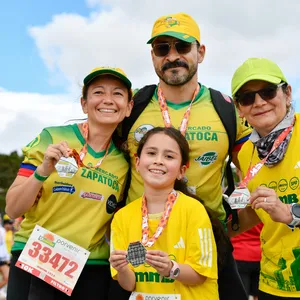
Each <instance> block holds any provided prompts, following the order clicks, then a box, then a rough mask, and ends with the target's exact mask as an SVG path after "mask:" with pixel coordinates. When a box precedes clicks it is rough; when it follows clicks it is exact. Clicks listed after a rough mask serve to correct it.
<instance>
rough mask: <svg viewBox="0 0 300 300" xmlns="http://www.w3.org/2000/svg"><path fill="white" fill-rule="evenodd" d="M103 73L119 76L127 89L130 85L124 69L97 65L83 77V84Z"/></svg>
mask: <svg viewBox="0 0 300 300" xmlns="http://www.w3.org/2000/svg"><path fill="white" fill-rule="evenodd" d="M105 74H109V75H112V76H115V77H117V78H119V79H120V80H121V81H122V82H123V83H124V84H125V85H126V87H127V88H128V89H129V90H130V89H131V85H132V84H131V81H130V80H129V79H128V77H127V76H126V74H125V73H124V71H123V70H122V69H120V68H111V67H99V68H95V69H93V70H92V71H91V73H90V74H89V75H87V76H86V77H85V78H84V79H83V84H84V85H87V84H88V83H89V82H91V81H92V80H93V79H94V78H96V77H98V76H100V75H105Z"/></svg>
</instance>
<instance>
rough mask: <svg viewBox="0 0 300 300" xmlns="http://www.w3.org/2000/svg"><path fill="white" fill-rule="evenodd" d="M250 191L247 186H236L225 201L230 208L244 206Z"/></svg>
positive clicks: (246, 203)
mask: <svg viewBox="0 0 300 300" xmlns="http://www.w3.org/2000/svg"><path fill="white" fill-rule="evenodd" d="M249 198H250V192H249V190H248V189H247V188H236V189H235V190H234V191H233V193H232V194H231V195H230V196H229V198H228V199H226V201H227V202H228V204H229V205H230V207H231V208H232V209H238V208H239V209H240V208H244V207H246V206H247V205H248V203H249Z"/></svg>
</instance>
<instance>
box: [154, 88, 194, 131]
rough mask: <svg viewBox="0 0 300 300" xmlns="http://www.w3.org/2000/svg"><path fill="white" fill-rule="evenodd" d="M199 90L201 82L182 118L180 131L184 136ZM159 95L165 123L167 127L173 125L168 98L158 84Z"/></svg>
mask: <svg viewBox="0 0 300 300" xmlns="http://www.w3.org/2000/svg"><path fill="white" fill-rule="evenodd" d="M199 90H200V87H199V84H197V87H196V90H195V92H194V95H193V98H192V101H191V103H190V105H189V106H188V108H187V110H186V111H185V113H184V115H183V119H182V121H181V124H180V127H179V130H180V132H181V134H182V135H183V136H185V133H186V130H187V126H188V123H189V118H190V114H191V108H192V104H193V102H194V100H195V98H196V96H197V95H198V93H199ZM157 96H158V102H159V107H160V111H161V114H162V117H163V120H164V123H165V127H172V123H171V117H170V114H169V109H168V105H167V102H166V98H165V96H164V94H163V92H162V90H161V88H160V86H158V89H157Z"/></svg>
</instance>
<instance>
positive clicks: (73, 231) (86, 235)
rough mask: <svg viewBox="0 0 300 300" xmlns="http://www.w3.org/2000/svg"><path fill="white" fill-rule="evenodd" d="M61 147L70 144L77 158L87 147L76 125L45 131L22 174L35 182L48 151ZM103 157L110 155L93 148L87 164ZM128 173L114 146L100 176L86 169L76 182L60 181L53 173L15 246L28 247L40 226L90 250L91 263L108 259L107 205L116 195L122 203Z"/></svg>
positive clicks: (27, 150)
mask: <svg viewBox="0 0 300 300" xmlns="http://www.w3.org/2000/svg"><path fill="white" fill-rule="evenodd" d="M61 141H67V142H68V145H69V147H70V148H71V149H76V150H77V152H78V153H79V152H80V150H81V148H82V146H83V144H84V139H83V136H82V135H81V133H80V131H79V129H78V126H77V125H76V124H74V125H68V126H61V127H49V128H46V129H44V130H43V131H42V133H41V134H40V136H39V137H38V138H36V139H35V140H34V141H33V142H32V143H30V144H29V145H28V146H26V147H24V149H23V153H24V155H25V159H24V161H23V164H22V165H21V168H20V170H19V173H18V174H19V175H23V176H30V175H31V174H32V173H33V171H34V170H35V169H36V167H37V166H38V165H40V164H41V162H42V160H43V155H44V152H45V150H46V148H47V147H48V145H49V144H56V143H59V142H61ZM104 153H105V150H104V151H102V152H99V153H96V152H94V151H93V150H92V149H91V148H90V147H89V146H88V153H87V155H86V157H85V158H84V161H83V162H84V164H85V165H88V164H91V165H95V164H96V163H97V162H98V161H99V159H100V158H101V157H103V155H104ZM127 172H128V164H127V162H126V160H125V159H124V157H123V154H122V153H121V152H120V151H119V150H118V149H116V148H115V146H114V145H113V144H111V146H110V149H109V153H108V155H107V156H106V158H105V159H104V160H103V162H102V164H101V166H100V168H98V169H97V171H95V169H88V168H84V167H82V168H79V169H78V171H77V173H76V174H75V175H74V176H73V178H61V177H59V176H58V174H57V172H56V171H54V172H53V173H52V174H51V175H50V177H49V178H48V179H47V180H46V181H45V182H44V184H43V189H42V196H41V198H40V199H39V200H37V201H36V203H35V204H34V205H33V206H32V208H31V209H30V210H29V211H28V212H27V213H26V214H25V219H24V220H23V222H22V224H21V229H20V230H19V231H18V232H17V233H16V236H15V241H17V242H21V243H26V241H27V239H28V237H29V235H30V234H31V232H32V230H33V228H34V226H35V224H39V225H40V226H42V227H45V228H46V229H48V230H50V231H52V232H54V233H56V234H58V235H60V236H62V237H64V238H66V239H68V240H70V241H72V242H73V243H76V244H78V245H79V246H81V247H83V248H85V249H87V250H89V251H90V252H91V255H90V257H89V259H107V258H108V257H109V247H108V245H107V243H106V241H105V238H104V234H105V232H106V229H107V226H108V225H107V224H108V223H109V221H110V219H111V218H112V216H113V214H112V213H107V211H106V209H107V208H106V207H107V200H108V197H109V196H110V195H112V194H114V195H115V196H116V199H117V201H119V198H120V194H121V193H122V190H123V188H124V181H125V178H126V173H127ZM15 250H16V249H15Z"/></svg>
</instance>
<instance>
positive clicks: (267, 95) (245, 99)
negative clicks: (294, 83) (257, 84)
mask: <svg viewBox="0 0 300 300" xmlns="http://www.w3.org/2000/svg"><path fill="white" fill-rule="evenodd" d="M286 84H287V83H286V82H282V83H279V84H272V85H269V86H267V87H265V88H263V89H261V90H258V91H253V92H246V93H240V94H236V95H235V100H236V102H237V103H238V104H240V105H242V106H248V105H252V104H253V103H254V102H255V95H256V94H258V95H259V96H260V97H261V98H262V99H263V100H265V101H269V100H272V99H273V98H275V97H276V95H277V90H278V89H279V88H280V87H282V86H283V85H286Z"/></svg>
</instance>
